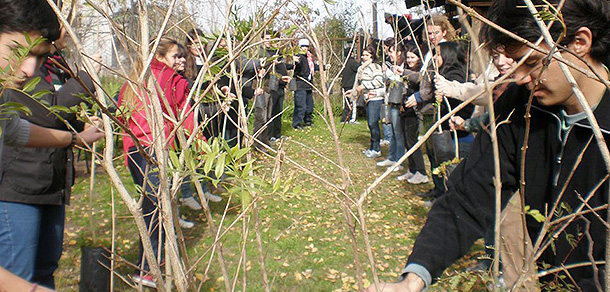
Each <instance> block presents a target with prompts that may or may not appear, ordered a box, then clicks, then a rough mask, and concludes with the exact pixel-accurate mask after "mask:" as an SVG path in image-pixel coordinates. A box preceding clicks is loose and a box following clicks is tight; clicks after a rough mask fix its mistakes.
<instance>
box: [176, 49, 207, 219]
mask: <svg viewBox="0 0 610 292" xmlns="http://www.w3.org/2000/svg"><path fill="white" fill-rule="evenodd" d="M177 46H178V56H177V58H176V62H175V63H174V67H173V69H174V70H175V71H176V73H178V74H180V75H181V76H182V77H184V70H185V69H186V56H187V55H188V54H189V52H188V50H187V49H186V47H185V46H183V45H182V44H177ZM185 78H186V77H185ZM189 84H190V82H189ZM189 88H190V86H189ZM190 180H191V177H190V175H187V176H186V177H185V178H184V180H183V181H182V183H181V184H180V193H182V198H180V200H179V202H180V203H181V204H183V205H185V206H187V207H188V208H189V209H191V210H195V211H198V210H201V209H202V208H203V207H202V206H201V204H199V202H197V199H195V197H194V196H193V193H194V191H193V188H192V187H191V181H190ZM202 187H203V188H204V190H206V187H207V185H206V184H205V183H204V184H202ZM178 224H180V227H182V228H185V229H190V228H193V227H194V226H195V223H194V222H193V221H189V220H186V219H184V218H182V216H178Z"/></svg>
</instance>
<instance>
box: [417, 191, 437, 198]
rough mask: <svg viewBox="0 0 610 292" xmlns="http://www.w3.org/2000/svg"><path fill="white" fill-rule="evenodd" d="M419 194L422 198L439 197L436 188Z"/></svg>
mask: <svg viewBox="0 0 610 292" xmlns="http://www.w3.org/2000/svg"><path fill="white" fill-rule="evenodd" d="M417 196H418V197H420V198H424V199H425V198H436V197H438V196H437V194H436V190H435V189H431V190H429V191H427V192H425V193H419V194H417Z"/></svg>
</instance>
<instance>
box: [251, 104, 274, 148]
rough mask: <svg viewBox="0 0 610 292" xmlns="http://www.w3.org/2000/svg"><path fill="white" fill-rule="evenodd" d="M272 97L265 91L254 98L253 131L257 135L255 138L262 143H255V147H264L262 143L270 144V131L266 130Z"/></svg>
mask: <svg viewBox="0 0 610 292" xmlns="http://www.w3.org/2000/svg"><path fill="white" fill-rule="evenodd" d="M270 99H271V97H270V96H269V94H268V93H263V94H261V95H259V96H257V97H255V100H254V122H253V125H252V127H253V132H252V134H253V135H255V137H254V138H256V139H257V140H259V141H260V143H258V142H256V143H254V147H255V148H257V149H264V147H263V146H262V145H261V144H267V145H269V140H268V139H267V133H268V131H267V130H265V127H266V123H267V110H268V106H269V100H270Z"/></svg>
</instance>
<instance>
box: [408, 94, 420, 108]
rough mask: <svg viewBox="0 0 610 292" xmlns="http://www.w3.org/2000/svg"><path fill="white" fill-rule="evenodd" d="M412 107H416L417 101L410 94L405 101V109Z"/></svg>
mask: <svg viewBox="0 0 610 292" xmlns="http://www.w3.org/2000/svg"><path fill="white" fill-rule="evenodd" d="M414 106H417V100H416V99H415V95H413V94H411V96H409V97H408V98H407V100H406V101H405V107H406V108H412V107H414Z"/></svg>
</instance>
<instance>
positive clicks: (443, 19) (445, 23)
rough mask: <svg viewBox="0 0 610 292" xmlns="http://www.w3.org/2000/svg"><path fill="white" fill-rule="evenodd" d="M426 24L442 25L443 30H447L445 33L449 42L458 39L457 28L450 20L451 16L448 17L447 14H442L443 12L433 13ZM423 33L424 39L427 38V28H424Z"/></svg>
mask: <svg viewBox="0 0 610 292" xmlns="http://www.w3.org/2000/svg"><path fill="white" fill-rule="evenodd" d="M426 25H427V26H430V25H436V26H440V27H441V30H443V31H446V32H447V33H446V34H445V40H446V41H448V42H451V41H455V40H456V39H457V34H456V33H455V28H454V27H453V25H452V24H451V22H449V18H447V16H445V15H442V14H435V15H432V16H431V17H430V18H429V19H428V20H427V21H426ZM423 34H424V40H427V39H428V35H427V34H428V32H427V31H426V30H424V32H423Z"/></svg>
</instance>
